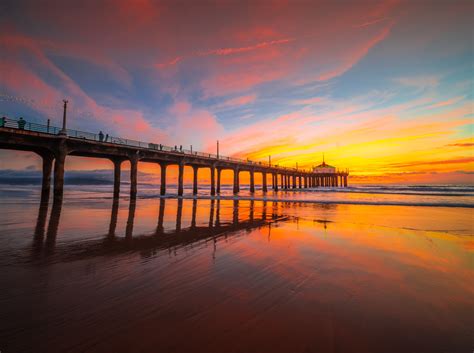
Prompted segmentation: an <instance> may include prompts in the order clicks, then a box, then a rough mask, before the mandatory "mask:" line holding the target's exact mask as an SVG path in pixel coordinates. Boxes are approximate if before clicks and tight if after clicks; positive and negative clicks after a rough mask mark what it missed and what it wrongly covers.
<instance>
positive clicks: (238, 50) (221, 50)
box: [156, 38, 296, 68]
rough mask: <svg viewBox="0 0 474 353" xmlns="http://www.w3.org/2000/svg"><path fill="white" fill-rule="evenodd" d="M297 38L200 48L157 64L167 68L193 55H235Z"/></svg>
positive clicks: (285, 42) (286, 42) (289, 41)
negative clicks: (242, 45)
mask: <svg viewBox="0 0 474 353" xmlns="http://www.w3.org/2000/svg"><path fill="white" fill-rule="evenodd" d="M295 40H296V39H294V38H284V39H275V40H270V41H266V42H260V43H256V44H254V45H249V46H245V47H230V48H218V49H209V50H199V51H195V52H193V53H191V54H188V55H180V56H177V57H175V58H174V59H172V60H170V61H168V62H164V63H158V64H157V65H156V66H157V67H158V68H165V67H167V66H173V65H176V64H177V63H179V62H180V61H182V60H184V59H189V58H192V57H205V56H227V55H233V54H240V53H245V52H249V51H253V50H259V49H264V48H267V47H270V46H274V45H282V44H288V43H291V42H294V41H295Z"/></svg>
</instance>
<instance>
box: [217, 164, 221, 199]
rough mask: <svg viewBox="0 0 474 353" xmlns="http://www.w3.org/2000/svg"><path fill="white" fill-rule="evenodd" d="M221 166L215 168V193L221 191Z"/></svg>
mask: <svg viewBox="0 0 474 353" xmlns="http://www.w3.org/2000/svg"><path fill="white" fill-rule="evenodd" d="M221 172H222V169H221V168H217V194H220V193H221Z"/></svg>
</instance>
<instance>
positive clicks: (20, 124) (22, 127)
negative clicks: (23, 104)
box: [18, 118, 26, 130]
mask: <svg viewBox="0 0 474 353" xmlns="http://www.w3.org/2000/svg"><path fill="white" fill-rule="evenodd" d="M25 125H26V121H25V119H23V118H20V120H18V128H19V129H20V130H24V129H25Z"/></svg>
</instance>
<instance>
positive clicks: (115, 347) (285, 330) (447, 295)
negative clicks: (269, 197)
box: [0, 198, 474, 353]
mask: <svg viewBox="0 0 474 353" xmlns="http://www.w3.org/2000/svg"><path fill="white" fill-rule="evenodd" d="M133 201H135V202H133ZM109 202H110V203H109ZM45 207H46V206H45V205H44V204H42V205H40V207H39V209H38V214H34V213H33V212H31V214H32V217H31V220H30V223H29V226H30V228H28V229H26V228H25V229H26V230H25V231H24V233H21V232H17V233H9V232H8V231H3V232H0V233H1V234H3V239H4V243H3V244H5V245H6V246H4V247H3V248H4V249H7V250H4V252H3V256H2V257H0V261H2V260H3V261H4V262H3V263H4V264H6V265H8V266H9V267H8V269H9V271H3V273H1V274H0V287H1V288H2V289H3V290H2V291H1V293H0V302H1V303H2V304H3V305H1V306H0V317H2V318H4V319H3V320H0V341H2V342H6V343H5V347H6V348H5V351H15V352H16V351H18V352H23V351H25V352H26V351H48V352H56V351H57V352H61V351H71V352H81V351H98V352H108V351H114V352H126V351H144V352H147V351H158V350H159V351H165V352H168V351H175V352H178V351H179V352H188V351H193V350H196V347H198V348H197V350H198V351H204V352H226V351H233V352H249V351H258V352H284V353H286V352H301V353H303V352H335V351H341V352H374V353H375V352H393V353H398V352H407V351H416V352H439V353H442V352H458V351H459V352H461V351H466V350H467V348H468V347H469V345H470V342H471V341H470V340H469V337H470V336H469V332H470V331H469V330H470V327H472V307H473V300H472V298H474V296H473V294H474V288H473V286H472V255H470V253H469V251H472V248H473V247H472V240H471V237H470V236H465V235H456V234H455V233H449V232H448V231H431V230H427V229H431V228H428V227H437V228H439V227H444V228H443V229H448V230H450V229H454V230H457V231H459V230H462V229H464V228H465V227H466V224H463V223H462V220H463V219H464V218H465V217H466V215H468V214H470V213H469V212H470V211H471V210H460V209H457V210H454V211H453V210H450V209H433V208H431V209H423V208H417V209H414V208H405V207H392V208H384V207H381V206H378V207H373V206H367V207H364V206H354V207H352V206H336V205H307V204H301V205H300V204H298V203H286V202H285V203H283V202H280V203H276V202H273V201H272V202H261V201H255V202H251V201H250V200H249V201H247V200H238V201H235V200H218V199H216V200H181V201H179V200H177V199H165V198H163V199H159V200H157V199H146V200H144V199H138V200H132V202H130V201H129V200H127V199H121V200H110V201H104V200H103V199H101V200H99V201H98V202H96V203H94V202H90V201H87V202H81V203H73V202H69V203H68V202H65V203H64V205H60V204H56V205H55V206H53V207H52V209H51V217H50V219H49V222H48V219H47V215H46V214H47V210H46V211H45ZM236 208H237V209H236ZM460 213H461V214H460ZM10 215H11V216H10V217H9V222H12V223H13V224H20V223H21V222H24V223H26V222H25V220H24V218H22V217H23V214H21V213H20V212H18V214H17V216H16V217H17V218H16V219H15V215H14V214H13V213H11V214H10ZM27 215H28V214H27ZM441 216H443V217H441ZM428 220H429V224H428ZM433 220H436V221H433ZM14 222H16V223H14ZM0 225H3V227H7V226H8V224H7V223H6V222H3V223H0ZM35 225H36V227H35ZM402 227H407V228H402ZM415 227H420V228H423V230H413V228H415ZM45 228H46V230H45ZM408 228H409V229H408ZM7 230H8V229H7ZM32 233H33V237H31V234H32ZM471 233H472V232H471ZM1 239H2V238H0V240H1ZM15 242H17V243H15ZM11 244H12V245H11ZM31 244H33V246H31ZM15 246H16V248H15ZM25 249H27V251H26V252H25ZM25 293H26V294H25ZM32 315H34V317H35V320H31V317H32ZM58 332H61V334H60V335H59V334H57V333H58ZM183 337H185V339H183ZM282 337H284V339H281V338H282ZM275 342H278V344H275ZM2 351H3V349H2Z"/></svg>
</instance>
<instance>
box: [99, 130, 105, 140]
mask: <svg viewBox="0 0 474 353" xmlns="http://www.w3.org/2000/svg"><path fill="white" fill-rule="evenodd" d="M99 141H100V142H102V141H104V133H103V132H102V131H99Z"/></svg>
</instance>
